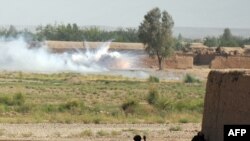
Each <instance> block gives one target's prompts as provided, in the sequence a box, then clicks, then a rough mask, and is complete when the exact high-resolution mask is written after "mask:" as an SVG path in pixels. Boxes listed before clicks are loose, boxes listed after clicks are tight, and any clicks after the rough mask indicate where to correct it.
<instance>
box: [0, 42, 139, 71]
mask: <svg viewBox="0 0 250 141" xmlns="http://www.w3.org/2000/svg"><path fill="white" fill-rule="evenodd" d="M109 45H110V42H106V43H104V44H103V45H102V46H100V47H97V48H96V49H94V50H90V49H88V48H86V49H85V50H79V49H76V51H74V52H64V53H52V52H51V51H50V49H49V48H48V47H47V46H46V45H41V46H39V47H30V45H29V44H28V43H27V42H25V40H23V39H22V38H19V39H16V40H10V41H6V40H0V70H7V71H28V72H63V71H73V72H100V71H107V70H109V69H113V68H115V69H129V68H131V67H133V65H134V62H135V57H133V56H132V55H130V54H127V53H121V52H111V51H109Z"/></svg>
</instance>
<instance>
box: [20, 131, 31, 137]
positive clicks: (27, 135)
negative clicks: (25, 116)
mask: <svg viewBox="0 0 250 141" xmlns="http://www.w3.org/2000/svg"><path fill="white" fill-rule="evenodd" d="M32 135H33V134H32V133H31V132H28V133H22V137H24V138H28V137H31V136H32Z"/></svg>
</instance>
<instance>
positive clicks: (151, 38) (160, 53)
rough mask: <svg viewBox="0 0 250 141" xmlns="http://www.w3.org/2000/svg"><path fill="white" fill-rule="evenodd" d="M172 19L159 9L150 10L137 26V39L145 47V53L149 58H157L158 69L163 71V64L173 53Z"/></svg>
mask: <svg viewBox="0 0 250 141" xmlns="http://www.w3.org/2000/svg"><path fill="white" fill-rule="evenodd" d="M173 26H174V21H173V19H172V17H171V16H170V15H169V14H168V13H167V11H163V12H162V13H161V11H160V9H159V8H154V9H152V10H150V11H149V12H148V13H147V14H146V15H145V16H144V21H143V22H142V23H141V25H140V26H139V31H138V32H139V33H138V34H139V39H140V40H141V42H142V43H143V44H144V46H145V51H146V52H147V53H148V54H149V56H150V57H154V56H157V59H158V63H159V69H160V70H161V69H163V64H164V63H163V62H164V60H165V58H166V57H169V56H171V54H172V52H173V37H172V28H173Z"/></svg>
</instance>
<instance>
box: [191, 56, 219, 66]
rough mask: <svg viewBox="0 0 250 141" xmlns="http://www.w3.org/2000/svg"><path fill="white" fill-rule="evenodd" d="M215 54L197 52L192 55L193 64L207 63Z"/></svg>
mask: <svg viewBox="0 0 250 141" xmlns="http://www.w3.org/2000/svg"><path fill="white" fill-rule="evenodd" d="M215 56H216V54H197V55H195V56H194V65H209V64H210V63H211V62H212V60H213V59H214V58H215Z"/></svg>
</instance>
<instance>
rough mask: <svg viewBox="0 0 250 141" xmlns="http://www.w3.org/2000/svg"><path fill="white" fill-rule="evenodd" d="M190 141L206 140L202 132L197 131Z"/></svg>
mask: <svg viewBox="0 0 250 141" xmlns="http://www.w3.org/2000/svg"><path fill="white" fill-rule="evenodd" d="M192 141H206V140H205V137H204V134H203V133H202V132H198V133H197V135H195V136H194V137H193V139H192Z"/></svg>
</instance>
